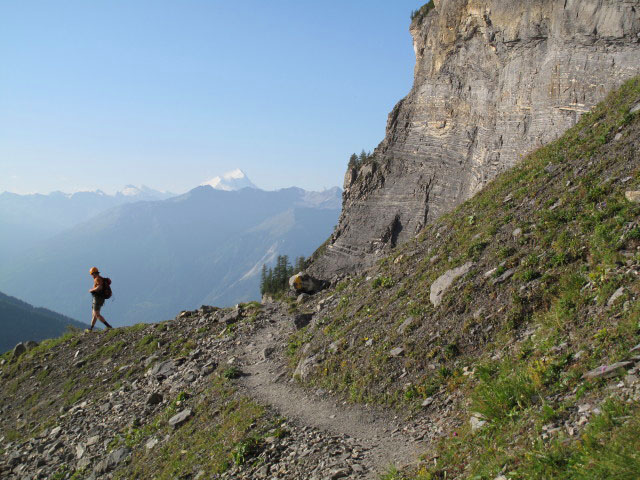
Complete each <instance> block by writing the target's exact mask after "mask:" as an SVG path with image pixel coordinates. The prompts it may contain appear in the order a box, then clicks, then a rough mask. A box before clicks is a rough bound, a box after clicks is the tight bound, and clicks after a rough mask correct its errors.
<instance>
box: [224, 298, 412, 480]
mask: <svg viewBox="0 0 640 480" xmlns="http://www.w3.org/2000/svg"><path fill="white" fill-rule="evenodd" d="M271 311H272V312H273V313H272V314H271V316H270V320H269V321H268V322H266V323H265V325H264V326H263V327H262V328H259V329H257V330H255V331H254V333H253V335H251V336H249V337H247V339H246V341H247V344H243V345H241V346H240V347H239V348H238V349H237V350H236V351H235V352H234V355H237V357H236V358H237V362H238V364H239V365H240V366H241V369H242V372H243V374H244V375H243V376H242V377H241V380H240V385H242V388H243V390H244V391H245V392H246V393H247V394H249V395H250V396H252V397H254V398H255V399H256V400H258V401H259V402H261V403H264V404H267V405H269V406H270V407H272V408H274V409H275V410H276V411H278V412H279V413H280V414H281V415H282V416H284V417H286V418H287V419H289V420H291V421H294V422H296V423H298V424H299V425H302V426H305V427H310V428H314V429H317V430H319V431H322V432H325V433H326V434H328V435H331V436H345V437H346V438H349V439H350V440H352V441H354V442H355V443H356V444H357V445H358V447H359V449H360V451H361V455H358V456H356V458H357V459H359V461H358V462H357V463H356V465H358V466H359V467H361V468H362V469H363V470H364V471H368V472H370V473H369V475H367V476H366V477H365V478H377V474H380V473H382V472H384V471H385V470H386V469H388V468H389V467H390V466H391V465H396V466H406V465H408V464H412V463H414V462H415V460H416V458H417V456H418V454H419V453H420V444H419V442H418V439H419V438H421V435H419V434H416V432H417V431H419V427H418V426H417V425H415V424H414V425H406V424H404V422H403V421H402V419H400V418H398V416H396V415H395V414H394V413H393V411H384V410H382V409H380V408H374V407H371V408H368V407H363V406H357V405H353V404H348V403H347V402H346V401H340V400H336V398H334V397H332V396H330V395H329V394H328V393H327V392H325V391H323V390H322V389H318V390H316V391H309V390H303V389H302V388H300V387H298V386H297V385H296V382H295V380H293V379H291V377H290V376H289V375H287V373H286V365H285V364H284V359H283V358H282V356H281V353H282V350H284V348H285V346H286V340H287V339H288V338H289V337H290V335H291V334H293V333H294V332H295V326H294V324H293V323H292V322H290V321H287V319H286V318H279V317H280V315H279V314H278V313H277V309H275V307H274V309H273V310H271ZM358 470H359V469H358ZM353 473H356V472H353Z"/></svg>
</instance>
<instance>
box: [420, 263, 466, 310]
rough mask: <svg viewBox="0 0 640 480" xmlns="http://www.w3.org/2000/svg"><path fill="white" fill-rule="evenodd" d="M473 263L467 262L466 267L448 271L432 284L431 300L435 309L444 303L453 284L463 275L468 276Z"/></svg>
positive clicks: (462, 266)
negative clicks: (445, 296) (443, 298)
mask: <svg viewBox="0 0 640 480" xmlns="http://www.w3.org/2000/svg"><path fill="white" fill-rule="evenodd" d="M473 265H474V264H473V262H467V263H465V264H464V265H461V266H459V267H457V268H453V269H451V270H448V271H446V272H445V273H443V274H442V275H440V276H439V277H438V278H437V279H436V280H435V281H434V282H433V283H432V284H431V291H430V294H429V300H431V303H432V304H433V306H434V307H437V306H438V305H440V303H442V297H443V296H444V293H445V291H446V290H447V289H448V288H449V287H450V286H451V285H452V284H453V282H454V281H455V280H456V279H457V278H458V277H461V276H463V275H466V274H467V273H468V272H469V270H471V267H473Z"/></svg>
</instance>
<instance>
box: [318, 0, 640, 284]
mask: <svg viewBox="0 0 640 480" xmlns="http://www.w3.org/2000/svg"><path fill="white" fill-rule="evenodd" d="M410 31H411V34H412V36H413V40H414V49H415V53H416V66H415V71H414V84H413V88H412V89H411V92H410V93H409V95H407V96H406V97H405V98H404V99H402V100H401V101H400V102H399V103H398V104H397V105H396V106H395V108H394V109H393V111H392V112H391V113H390V115H389V118H388V121H387V131H386V136H385V138H384V140H383V141H382V142H381V143H380V145H379V146H378V147H377V149H376V150H375V152H374V156H373V159H372V160H370V161H367V162H365V164H363V165H355V166H351V167H350V168H349V169H348V171H347V173H346V175H345V181H344V194H343V212H342V216H341V218H340V222H339V225H338V227H337V228H336V230H335V232H334V234H333V235H332V236H331V238H330V239H329V241H328V243H327V246H326V249H323V252H322V253H319V254H318V255H317V258H315V259H314V263H313V265H312V267H311V271H312V272H313V273H314V274H316V275H319V276H322V277H325V278H326V277H330V276H332V275H334V274H336V273H341V272H345V271H352V270H357V269H358V268H361V267H363V266H366V265H369V264H371V263H372V262H373V261H375V259H376V258H377V257H378V256H380V255H382V254H384V253H385V252H387V251H388V250H389V249H390V248H393V247H394V246H395V245H397V244H398V243H401V242H403V241H405V240H407V239H409V238H411V237H412V236H414V235H415V234H416V233H417V232H418V231H419V230H420V229H421V228H422V227H423V226H424V225H425V224H426V223H427V222H429V221H431V220H433V219H435V218H437V217H438V216H440V215H442V214H443V213H445V212H447V211H449V210H451V209H452V208H453V207H454V206H456V205H457V204H459V203H461V202H463V201H464V200H466V199H468V198H469V197H471V196H472V195H473V194H474V193H475V192H477V191H478V190H479V189H480V188H482V186H483V185H485V184H486V183H487V182H488V181H489V180H491V179H492V178H494V177H495V176H496V175H497V174H498V173H499V172H500V171H503V170H504V169H507V168H509V167H511V166H513V165H514V164H516V163H517V162H518V160H519V159H520V158H522V156H523V155H525V154H526V153H528V152H530V151H532V150H534V149H536V148H537V147H539V146H541V145H543V144H546V143H548V142H549V141H551V140H553V139H555V138H557V137H558V136H559V135H560V134H561V133H563V132H564V131H565V130H566V129H567V128H569V127H571V126H572V125H574V124H575V123H576V122H577V120H578V119H579V117H580V116H581V114H583V113H584V112H588V111H589V110H590V109H591V108H592V107H593V106H594V105H595V104H596V103H597V102H599V101H601V100H602V99H603V98H604V96H605V94H606V93H607V92H608V91H609V90H611V89H612V88H614V87H615V86H617V85H619V84H621V83H622V82H623V81H624V80H626V79H628V78H630V77H632V76H634V75H637V74H638V73H640V1H638V0H526V1H516V0H435V1H434V3H433V4H432V3H429V4H427V5H425V6H424V7H423V8H422V9H421V10H420V12H418V14H417V15H416V16H415V18H414V20H413V21H412V23H411V27H410Z"/></svg>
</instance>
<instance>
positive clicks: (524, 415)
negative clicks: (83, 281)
mask: <svg viewBox="0 0 640 480" xmlns="http://www.w3.org/2000/svg"><path fill="white" fill-rule="evenodd" d="M639 139H640V77H637V78H635V79H633V80H632V81H629V82H627V83H626V84H625V85H624V86H623V87H622V88H621V89H619V90H618V91H616V92H614V93H613V94H611V95H610V96H609V97H608V98H607V99H606V101H605V103H603V104H601V105H600V106H598V107H597V108H596V109H595V110H594V111H593V112H592V113H589V114H587V115H585V116H583V118H582V120H581V121H580V123H579V124H578V125H576V126H575V127H574V128H572V129H570V130H569V131H568V132H567V133H566V134H565V135H564V136H563V137H562V138H560V139H559V140H557V141H556V142H553V143H552V144H550V145H549V146H547V147H545V148H542V149H540V150H538V151H537V152H535V153H534V154H532V155H530V156H528V157H527V158H525V159H524V160H523V162H522V163H521V165H520V166H518V167H516V168H514V169H512V170H510V171H508V172H505V173H503V174H500V175H499V176H498V177H497V178H496V179H495V180H494V181H493V182H491V183H490V184H489V185H487V186H486V187H485V188H484V189H483V190H482V191H481V192H479V193H478V194H477V195H476V196H475V197H474V198H472V199H471V200H469V201H468V202H466V203H464V204H463V205H460V206H458V207H457V208H456V210H454V211H453V212H451V213H450V214H447V215H444V216H442V217H440V218H439V219H438V220H436V221H435V222H433V223H431V224H430V225H428V226H427V227H426V228H425V229H423V231H422V232H421V233H420V235H419V237H418V238H415V239H413V240H411V241H409V242H407V243H405V244H404V245H403V246H401V247H400V248H399V249H398V250H397V251H396V252H394V254H393V255H391V256H388V257H384V258H383V259H381V261H380V262H378V264H376V265H374V266H372V267H371V268H370V269H369V270H367V271H366V272H363V273H362V274H359V275H354V276H352V277H349V278H345V279H343V280H342V281H340V282H339V283H338V284H337V285H334V286H332V287H331V288H329V289H328V290H326V291H323V292H320V293H318V294H316V295H313V296H304V295H303V296H299V297H297V296H296V295H295V294H292V295H291V296H290V297H289V298H288V300H287V302H286V303H281V304H273V303H267V304H264V305H260V304H258V303H250V304H244V305H240V306H239V307H238V308H234V309H226V310H220V309H217V308H215V307H206V306H203V307H201V308H199V309H198V310H195V311H185V312H181V313H180V314H179V315H178V316H177V317H176V319H174V320H171V321H167V322H162V323H158V324H155V325H144V324H140V325H136V326H133V327H128V328H118V329H114V330H110V331H107V332H100V333H93V334H80V333H72V334H69V335H67V336H66V337H64V338H61V339H57V340H54V341H45V342H43V343H42V344H41V345H40V346H38V347H36V348H34V349H32V350H30V351H28V352H26V353H25V354H23V355H22V356H19V357H16V356H14V355H12V354H11V353H6V354H4V355H2V356H1V357H0V389H1V390H2V392H3V395H1V396H0V413H2V415H0V432H2V433H1V434H0V476H1V477H2V478H9V479H14V478H15V479H21V478H25V477H27V478H34V477H35V478H57V479H78V478H95V479H109V478H113V479H131V478H139V479H143V478H144V479H146V478H158V479H167V480H168V479H175V478H194V479H195V478H200V479H202V478H220V479H234V480H237V479H246V480H249V479H251V480H256V479H272V478H279V479H286V480H300V479H341V478H350V479H363V480H364V479H368V480H380V478H381V477H380V475H379V474H380V473H383V474H384V476H383V477H382V478H383V479H384V480H400V479H407V478H410V479H414V480H427V479H428V480H433V479H453V478H468V479H474V480H496V479H500V480H503V479H504V478H508V479H511V480H525V479H527V480H534V479H535V480H539V479H547V478H548V479H567V480H576V479H585V480H586V479H589V480H602V479H610V478H612V479H613V478H616V479H618V478H620V479H635V478H637V472H638V471H640V453H639V452H640V355H639V354H638V352H640V344H639V343H640V303H639V302H638V299H639V298H640V224H639V220H638V219H639V218H640V148H639V147H640V140H639ZM292 377H293V379H295V380H298V382H295V381H291V378H292ZM304 388H306V389H304ZM407 463H409V465H406V464H407ZM390 465H392V467H390ZM403 466H406V468H401V467H403ZM396 467H397V468H396ZM385 469H388V470H387V471H386V473H385Z"/></svg>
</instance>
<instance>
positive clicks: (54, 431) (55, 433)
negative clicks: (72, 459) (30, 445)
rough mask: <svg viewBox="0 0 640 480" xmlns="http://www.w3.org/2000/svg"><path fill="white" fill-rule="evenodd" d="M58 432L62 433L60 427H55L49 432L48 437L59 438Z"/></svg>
mask: <svg viewBox="0 0 640 480" xmlns="http://www.w3.org/2000/svg"><path fill="white" fill-rule="evenodd" d="M60 432H62V427H55V428H53V429H52V430H51V431H50V432H49V437H50V438H58V437H59V436H60Z"/></svg>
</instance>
